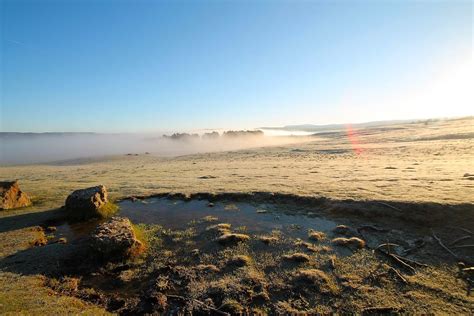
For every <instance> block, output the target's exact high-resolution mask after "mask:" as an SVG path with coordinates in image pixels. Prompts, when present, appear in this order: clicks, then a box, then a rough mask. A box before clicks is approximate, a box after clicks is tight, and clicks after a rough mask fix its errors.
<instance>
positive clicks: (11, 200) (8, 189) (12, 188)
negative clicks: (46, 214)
mask: <svg viewBox="0 0 474 316" xmlns="http://www.w3.org/2000/svg"><path fill="white" fill-rule="evenodd" d="M0 198H1V199H0V209H2V210H8V209H12V208H19V207H25V206H29V205H31V199H30V198H29V197H28V195H27V194H26V193H25V192H23V191H21V190H20V186H19V184H18V181H2V182H0Z"/></svg>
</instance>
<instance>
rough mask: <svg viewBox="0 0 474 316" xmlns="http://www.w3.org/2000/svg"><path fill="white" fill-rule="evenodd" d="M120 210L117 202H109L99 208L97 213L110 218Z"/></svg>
mask: <svg viewBox="0 0 474 316" xmlns="http://www.w3.org/2000/svg"><path fill="white" fill-rule="evenodd" d="M118 210H119V207H118V205H117V204H115V203H112V202H107V203H105V204H104V205H102V206H101V207H99V208H98V209H97V215H98V217H100V218H109V217H112V216H113V215H114V214H115V213H117V212H118Z"/></svg>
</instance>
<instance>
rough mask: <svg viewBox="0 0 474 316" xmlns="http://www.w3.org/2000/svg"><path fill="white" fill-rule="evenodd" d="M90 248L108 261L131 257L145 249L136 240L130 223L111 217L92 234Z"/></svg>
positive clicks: (124, 219)
mask: <svg viewBox="0 0 474 316" xmlns="http://www.w3.org/2000/svg"><path fill="white" fill-rule="evenodd" d="M91 247H92V249H93V250H94V251H95V252H96V253H97V254H99V255H100V256H101V257H102V258H104V259H108V260H120V259H125V258H128V257H133V256H136V255H138V254H140V253H142V252H143V251H144V249H145V247H144V245H143V243H142V242H141V241H140V240H138V239H137V236H136V234H135V231H134V230H133V226H132V223H131V222H130V220H129V219H128V218H125V217H113V218H111V219H110V220H109V221H108V222H106V223H103V224H101V225H99V226H98V227H97V229H96V230H95V231H94V233H93V234H92V237H91Z"/></svg>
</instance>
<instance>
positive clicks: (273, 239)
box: [259, 236, 279, 245]
mask: <svg viewBox="0 0 474 316" xmlns="http://www.w3.org/2000/svg"><path fill="white" fill-rule="evenodd" d="M259 240H260V241H261V242H263V243H264V244H266V245H269V244H273V243H276V242H278V240H279V239H278V238H277V237H275V236H260V237H259Z"/></svg>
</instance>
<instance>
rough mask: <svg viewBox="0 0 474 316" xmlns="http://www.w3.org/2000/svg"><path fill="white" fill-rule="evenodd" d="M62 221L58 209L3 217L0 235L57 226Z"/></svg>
mask: <svg viewBox="0 0 474 316" xmlns="http://www.w3.org/2000/svg"><path fill="white" fill-rule="evenodd" d="M64 220H65V218H64V213H63V210H62V209H60V208H59V209H51V210H46V211H37V212H31V213H26V214H20V215H13V216H9V217H3V218H1V219H0V233H4V232H8V231H12V230H17V229H22V228H27V227H32V226H38V225H40V226H41V225H52V224H57V223H58V222H62V221H64Z"/></svg>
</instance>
